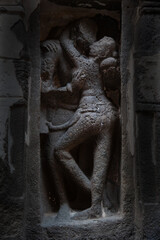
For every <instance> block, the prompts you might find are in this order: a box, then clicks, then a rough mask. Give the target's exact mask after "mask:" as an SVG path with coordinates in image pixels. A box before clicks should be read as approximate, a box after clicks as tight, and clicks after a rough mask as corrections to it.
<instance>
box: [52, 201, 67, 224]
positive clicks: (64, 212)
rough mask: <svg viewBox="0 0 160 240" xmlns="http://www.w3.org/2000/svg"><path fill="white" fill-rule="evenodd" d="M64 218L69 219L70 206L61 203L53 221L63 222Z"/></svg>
mask: <svg viewBox="0 0 160 240" xmlns="http://www.w3.org/2000/svg"><path fill="white" fill-rule="evenodd" d="M66 220H68V221H69V220H70V208H69V206H68V205H67V204H63V205H62V206H61V207H60V209H59V211H58V213H57V216H56V218H55V221H56V222H64V221H66Z"/></svg>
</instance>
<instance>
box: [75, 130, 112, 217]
mask: <svg viewBox="0 0 160 240" xmlns="http://www.w3.org/2000/svg"><path fill="white" fill-rule="evenodd" d="M111 137H112V132H111V129H110V130H105V129H104V130H103V132H102V133H101V134H100V135H99V137H98V140H97V146H96V148H95V154H94V169H93V175H92V182H91V194H92V206H91V208H89V209H86V210H84V211H82V212H79V213H76V214H75V215H74V216H73V219H76V220H83V219H89V218H98V217H102V198H103V190H104V183H105V179H106V174H107V170H108V165H109V161H110V147H111Z"/></svg>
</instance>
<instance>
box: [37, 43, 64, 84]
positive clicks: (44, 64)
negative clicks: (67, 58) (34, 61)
mask: <svg viewBox="0 0 160 240" xmlns="http://www.w3.org/2000/svg"><path fill="white" fill-rule="evenodd" d="M60 53H61V48H60V44H59V42H58V41H57V40H47V41H45V42H43V43H42V44H41V79H42V81H45V82H46V81H51V80H53V71H54V65H55V63H56V61H57V60H58V58H59V56H60Z"/></svg>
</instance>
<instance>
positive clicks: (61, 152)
mask: <svg viewBox="0 0 160 240" xmlns="http://www.w3.org/2000/svg"><path fill="white" fill-rule="evenodd" d="M84 25H85V24H84ZM82 26H83V24H82ZM84 29H85V27H84ZM87 30H88V31H89V30H90V29H87ZM83 31H84V30H82V31H81V32H83ZM71 32H72V30H71V27H68V28H66V29H65V30H64V31H63V32H62V34H61V37H60V44H61V47H62V49H63V51H64V53H65V55H66V56H67V58H68V61H69V62H70V63H71V65H72V80H71V82H69V83H67V84H66V86H63V87H59V88H56V87H54V86H53V85H52V84H51V85H48V86H46V85H45V86H44V85H42V92H44V93H46V92H50V93H53V94H54V93H57V92H74V91H80V92H81V97H80V102H79V105H78V108H77V110H76V111H75V113H74V115H73V117H72V118H71V119H70V120H69V121H68V122H66V123H65V124H62V125H58V126H54V125H53V124H52V123H51V122H47V125H48V127H49V130H50V131H57V130H62V129H66V131H65V132H64V134H62V136H61V137H60V138H59V140H58V142H57V143H56V144H55V147H54V157H55V158H56V161H57V164H59V165H60V166H61V167H62V168H63V169H65V170H66V171H67V172H68V173H69V174H70V176H72V178H73V179H74V180H75V182H76V183H77V184H78V185H80V186H81V187H82V188H83V189H84V190H85V191H87V192H91V199H92V203H91V207H90V208H89V209H86V210H84V211H81V212H77V213H75V214H74V216H72V218H73V219H89V218H98V217H101V216H102V198H103V197H102V196H103V190H104V184H105V179H106V174H107V170H108V166H109V163H110V149H111V142H112V134H113V129H114V124H115V121H116V120H117V117H118V114H117V110H116V108H115V107H114V106H113V104H112V103H111V101H110V100H109V99H107V97H106V96H105V93H104V87H103V82H102V74H103V71H104V70H105V71H107V70H109V69H112V70H113V71H114V67H116V64H117V61H116V59H115V55H116V44H115V41H114V40H113V39H112V38H110V37H106V36H105V37H103V38H102V39H100V40H99V41H95V36H93V34H92V33H90V37H91V38H92V39H91V40H88V39H87V38H86V36H85V34H81V35H82V36H81V39H78V38H77V39H73V37H72V36H71V35H72V34H71ZM79 32H80V30H79ZM79 35H80V34H79ZM84 36H85V37H84ZM78 42H79V45H78ZM81 43H82V44H81ZM89 44H90V45H89ZM80 45H81V46H82V47H81V46H80ZM83 46H84V49H83ZM88 50H89V51H88ZM87 51H88V53H87ZM53 68H54V67H53ZM91 136H93V137H94V136H96V137H97V142H96V147H95V149H94V164H93V165H94V166H93V174H92V178H91V180H89V179H88V178H87V176H86V175H85V174H84V173H83V171H82V170H81V169H80V168H79V166H78V165H77V163H76V161H75V160H74V158H73V156H72V155H71V153H70V151H71V150H72V149H73V148H75V147H76V146H78V145H79V144H81V143H82V142H84V141H85V140H86V139H88V138H90V137H91ZM65 204H67V203H65ZM61 207H62V208H63V206H61Z"/></svg>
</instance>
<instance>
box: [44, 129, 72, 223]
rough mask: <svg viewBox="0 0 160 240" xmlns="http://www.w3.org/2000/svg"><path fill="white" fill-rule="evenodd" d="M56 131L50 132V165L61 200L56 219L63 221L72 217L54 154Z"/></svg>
mask: <svg viewBox="0 0 160 240" xmlns="http://www.w3.org/2000/svg"><path fill="white" fill-rule="evenodd" d="M54 135H55V133H52V134H50V136H49V152H48V154H49V156H48V157H49V165H50V168H51V172H52V176H53V179H54V183H55V186H56V190H57V193H58V197H59V202H60V209H59V212H58V214H57V217H56V221H63V220H64V219H68V218H69V217H70V208H69V204H68V200H67V196H66V191H65V186H64V179H63V176H62V174H61V169H60V167H59V165H58V164H57V162H56V159H55V157H54V155H53V152H54V145H53V143H54V142H55V136H54ZM57 137H58V136H57Z"/></svg>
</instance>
